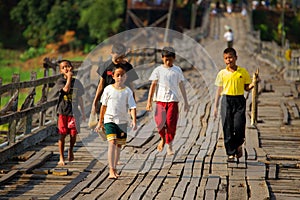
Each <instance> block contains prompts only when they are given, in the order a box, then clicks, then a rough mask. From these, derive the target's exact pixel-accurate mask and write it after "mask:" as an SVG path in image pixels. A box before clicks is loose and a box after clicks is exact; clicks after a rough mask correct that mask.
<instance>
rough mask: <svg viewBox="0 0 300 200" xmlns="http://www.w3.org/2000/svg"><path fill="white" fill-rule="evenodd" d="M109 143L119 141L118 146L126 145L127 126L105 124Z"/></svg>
mask: <svg viewBox="0 0 300 200" xmlns="http://www.w3.org/2000/svg"><path fill="white" fill-rule="evenodd" d="M104 128H105V133H106V138H107V141H110V140H117V144H120V145H125V144H126V139H127V133H126V132H127V131H123V130H127V124H118V125H117V124H115V123H112V122H111V123H106V124H104Z"/></svg>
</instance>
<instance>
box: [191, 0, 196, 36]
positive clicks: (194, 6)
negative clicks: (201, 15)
mask: <svg viewBox="0 0 300 200" xmlns="http://www.w3.org/2000/svg"><path fill="white" fill-rule="evenodd" d="M196 17H197V4H196V2H195V3H193V4H192V8H191V24H190V29H191V30H194V29H195V26H196Z"/></svg>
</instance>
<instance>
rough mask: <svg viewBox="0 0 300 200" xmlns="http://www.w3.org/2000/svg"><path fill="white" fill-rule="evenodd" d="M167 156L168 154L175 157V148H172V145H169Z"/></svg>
mask: <svg viewBox="0 0 300 200" xmlns="http://www.w3.org/2000/svg"><path fill="white" fill-rule="evenodd" d="M167 154H168V155H174V151H173V148H172V144H169V145H168V148H167Z"/></svg>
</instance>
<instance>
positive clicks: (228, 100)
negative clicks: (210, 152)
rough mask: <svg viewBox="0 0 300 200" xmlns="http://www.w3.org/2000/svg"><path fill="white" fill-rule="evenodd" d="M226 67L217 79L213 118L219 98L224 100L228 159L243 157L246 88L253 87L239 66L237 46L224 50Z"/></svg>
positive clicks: (223, 108) (222, 115) (225, 139)
mask: <svg viewBox="0 0 300 200" xmlns="http://www.w3.org/2000/svg"><path fill="white" fill-rule="evenodd" d="M223 58H224V62H225V64H226V68H225V69H222V70H221V71H220V72H219V73H218V75H217V78H216V81H215V84H216V86H218V88H217V91H216V97H215V105H214V117H215V118H216V117H217V112H218V106H219V98H220V96H221V95H222V100H221V119H222V124H223V133H224V144H225V148H226V153H227V155H228V161H233V160H234V157H235V156H236V157H237V158H240V157H242V155H243V151H242V145H243V143H244V141H245V127H246V116H245V111H246V100H245V97H244V90H246V91H249V90H251V89H252V88H253V87H254V84H253V83H251V78H250V75H249V73H248V71H247V70H246V69H245V68H242V67H239V66H237V65H236V60H237V54H236V51H235V49H233V48H226V49H225V50H224V52H223Z"/></svg>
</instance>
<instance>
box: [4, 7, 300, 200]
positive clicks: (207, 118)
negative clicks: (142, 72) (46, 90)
mask: <svg viewBox="0 0 300 200" xmlns="http://www.w3.org/2000/svg"><path fill="white" fill-rule="evenodd" d="M206 20H207V23H206V25H207V30H206V33H207V37H206V38H204V39H202V40H201V44H202V45H203V47H204V48H205V50H206V51H207V54H203V55H201V56H199V55H194V56H198V57H200V58H199V59H200V60H199V61H200V62H199V63H194V66H193V67H186V68H185V71H184V74H185V77H186V79H187V82H188V83H189V86H188V87H187V93H188V97H189V100H190V103H191V109H190V111H189V112H188V113H185V112H183V111H180V119H179V124H178V129H177V133H176V137H175V141H174V145H173V146H174V150H175V155H173V156H167V155H166V152H165V151H163V152H161V153H159V152H157V151H156V146H157V144H158V141H159V136H158V134H157V131H156V129H155V125H154V122H153V117H152V114H151V113H148V114H145V115H144V116H143V117H141V118H139V120H138V124H139V129H138V130H137V131H135V132H130V134H129V135H130V137H129V138H128V142H127V145H126V146H125V147H124V148H123V149H122V151H121V163H120V164H119V165H118V170H119V172H120V173H121V177H120V178H119V179H118V180H111V179H108V178H107V177H108V166H107V161H106V160H107V158H106V155H107V143H106V142H105V141H103V140H102V139H101V137H99V136H98V135H97V134H95V133H92V132H91V131H90V130H89V128H88V127H87V125H86V123H83V124H82V132H81V133H80V134H79V135H78V141H77V143H76V146H75V149H74V150H75V160H74V161H72V162H68V163H67V165H66V166H64V167H61V166H58V165H57V162H58V160H59V153H58V144H57V141H58V135H57V134H56V132H55V122H51V121H48V124H47V123H44V124H41V125H40V126H39V128H37V129H36V130H35V131H34V132H32V133H27V134H26V135H25V136H24V138H23V139H20V141H15V142H12V141H13V140H11V144H10V146H7V147H3V148H2V150H1V152H0V153H1V159H0V160H1V161H2V162H1V167H0V199H132V200H135V199H174V200H175V199H188V200H190V199H206V200H211V199H218V200H221V199H223V200H226V199H230V200H232V199H237V200H240V199H251V200H260V199H261V200H265V199H274V200H275V199H276V200H279V199H282V200H292V199H293V200H294V199H299V198H300V189H299V185H300V163H299V162H300V154H299V152H300V151H299V150H300V148H299V147H300V134H299V128H300V123H299V122H300V119H299V106H300V99H299V91H300V84H299V82H297V81H294V80H289V81H286V80H285V79H284V78H283V77H284V75H285V73H286V71H287V70H286V67H284V64H282V65H281V64H280V65H276V64H274V63H277V61H275V60H272V58H271V56H274V55H271V56H268V57H267V56H266V53H267V52H268V53H269V52H270V51H266V50H265V49H258V46H260V47H261V46H262V45H259V44H258V43H259V41H258V40H257V38H256V37H255V34H253V33H252V32H251V30H250V25H249V21H248V19H243V18H242V17H241V16H240V15H239V13H235V14H233V15H231V16H226V15H225V16H219V17H216V16H215V17H213V18H208V17H207V18H206ZM204 24H205V23H204ZM224 25H229V26H231V27H232V28H233V30H234V33H235V43H234V47H235V48H236V49H237V51H238V62H237V63H238V64H239V65H241V66H244V67H246V68H247V69H248V70H249V72H250V73H254V72H255V71H256V69H257V68H259V71H260V79H261V81H260V83H259V90H258V94H259V96H258V118H257V123H255V124H254V125H255V126H253V124H251V123H250V122H251V121H250V117H249V116H250V109H247V117H248V118H247V129H246V142H245V145H244V149H243V151H244V156H243V157H242V158H241V159H240V160H239V163H227V161H226V160H227V156H226V153H225V147H224V144H223V134H222V129H221V126H220V119H217V120H213V117H212V103H213V101H212V100H213V97H212V95H211V94H212V93H211V88H214V86H213V85H209V84H208V83H210V84H211V83H213V82H212V80H213V79H214V78H215V75H216V74H214V73H211V74H210V73H205V70H206V69H207V68H208V67H209V66H210V67H212V68H214V70H218V69H221V68H222V66H224V65H223V60H222V51H223V49H224V48H225V47H226V42H225V41H223V38H222V37H223V27H224ZM203 30H204V29H201V30H200V31H203ZM198 31H199V30H194V31H193V32H187V34H189V35H191V36H192V37H194V36H195V35H196V34H199V32H198ZM201 34H203V32H201ZM260 44H261V43H260ZM174 45H177V46H176V47H182V48H188V47H185V45H187V44H174ZM176 49H177V48H176ZM271 50H272V49H271ZM269 54H270V53H269ZM208 55H209V56H208ZM132 61H133V62H138V60H136V61H135V60H132ZM279 62H280V61H279ZM136 64H137V63H136ZM186 66H190V65H188V64H187V65H186ZM137 71H138V69H137ZM208 80H210V81H208ZM147 93H148V88H147V87H146V86H144V87H139V88H138V89H137V90H136V96H137V104H138V110H143V109H144V107H145V100H146V97H147ZM246 96H247V105H248V108H250V107H251V99H252V95H251V93H249V94H246ZM40 111H43V109H41V110H38V111H37V113H39V112H40ZM46 114H47V113H46ZM25 115H26V114H25ZM0 119H1V120H5V119H7V120H8V119H9V118H3V117H0ZM45 127H46V128H45ZM45 135H47V137H46V138H45V139H44V140H42V138H44V136H45ZM12 143H13V144H12ZM33 144H34V145H33ZM25 147H26V148H25ZM66 148H68V141H66Z"/></svg>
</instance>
